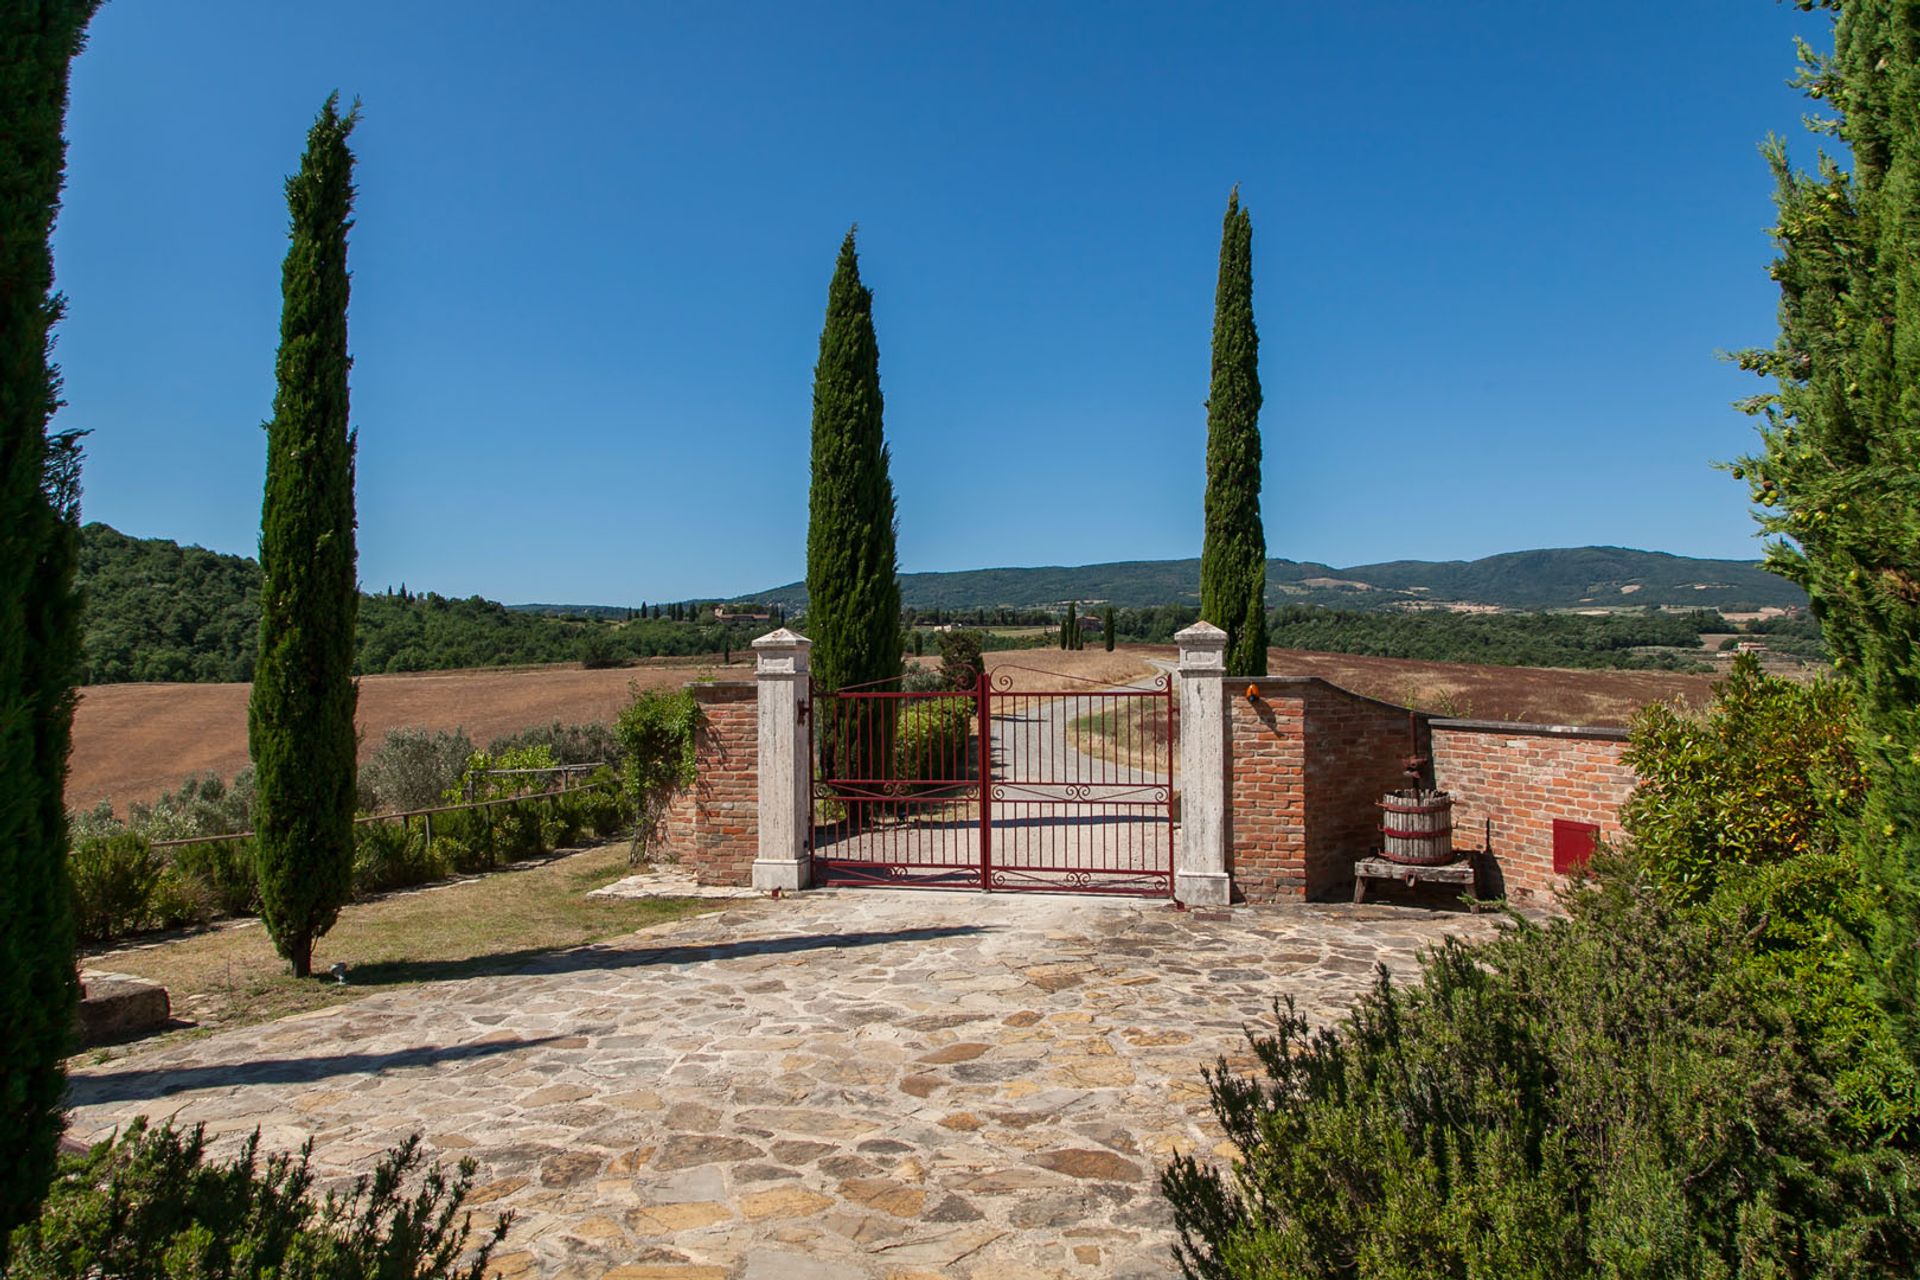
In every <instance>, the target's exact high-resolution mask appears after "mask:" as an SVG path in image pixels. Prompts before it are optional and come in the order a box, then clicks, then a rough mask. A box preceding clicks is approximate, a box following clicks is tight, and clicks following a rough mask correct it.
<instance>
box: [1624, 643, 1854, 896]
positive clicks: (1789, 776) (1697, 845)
mask: <svg viewBox="0 0 1920 1280" xmlns="http://www.w3.org/2000/svg"><path fill="white" fill-rule="evenodd" d="M1850 735H1851V728H1850V725H1849V722H1848V699H1847V695H1846V692H1845V690H1844V689H1842V688H1841V687H1840V686H1839V685H1837V684H1833V683H1830V682H1821V683H1819V684H1812V685H1805V684H1798V683H1795V682H1794V681H1791V680H1782V679H1780V678H1778V677H1776V676H1769V675H1766V674H1764V673H1763V672H1762V671H1761V670H1760V664H1759V663H1758V662H1757V661H1756V660H1755V659H1754V657H1753V655H1752V654H1742V655H1741V656H1740V657H1738V658H1735V659H1734V662H1733V668H1732V670H1731V671H1730V672H1729V673H1728V675H1727V678H1726V679H1725V680H1722V681H1721V682H1720V683H1719V684H1718V685H1716V686H1715V687H1714V700H1713V704H1712V706H1711V707H1709V708H1708V710H1707V713H1706V715H1705V717H1704V718H1696V717H1693V716H1688V715H1683V714H1681V713H1679V712H1677V711H1675V710H1674V709H1672V708H1671V707H1667V706H1664V705H1660V704H1655V705H1653V706H1650V707H1648V708H1647V709H1646V710H1644V711H1643V712H1641V713H1640V715H1639V716H1638V717H1637V718H1636V719H1635V721H1634V724H1633V729H1632V736H1631V738H1630V740H1629V742H1628V746H1627V751H1626V753H1625V756H1624V759H1625V762H1626V763H1627V765H1628V766H1630V767H1631V768H1632V769H1633V770H1634V772H1635V773H1636V774H1637V775H1638V776H1639V779H1640V784H1639V786H1638V788H1637V789H1636V790H1635V792H1634V795H1633V798H1632V799H1631V800H1630V801H1628V803H1627V805H1626V807H1625V808H1624V809H1622V810H1621V820H1622V822H1623V823H1624V824H1625V826H1626V828H1627V831H1628V833H1629V835H1630V836H1631V837H1632V840H1633V844H1634V847H1635V849H1636V850H1637V851H1638V853H1639V855H1640V860H1641V863H1642V864H1643V866H1644V868H1645V869H1646V870H1647V871H1648V872H1649V873H1650V874H1652V875H1653V876H1654V877H1655V878H1656V879H1657V880H1658V881H1659V882H1660V884H1661V886H1662V887H1663V888H1664V889H1666V890H1667V892H1669V893H1671V894H1673V895H1674V896H1675V897H1676V898H1677V899H1679V900H1682V901H1688V902H1697V901H1699V900H1701V899H1703V898H1705V897H1707V896H1708V895H1709V894H1711V893H1712V892H1713V890H1714V888H1715V887H1716V886H1717V885H1718V883H1719V880H1720V878H1721V877H1722V876H1723V875H1725V874H1727V873H1728V872H1729V871H1730V870H1732V869H1735V868H1739V867H1752V866H1760V865H1764V864H1766V863H1772V862H1779V861H1781V860H1783V859H1786V858H1792V857H1797V856H1799V855H1802V854H1807V853H1820V852H1826V851H1830V850H1833V849H1836V848H1839V847H1840V845H1841V843H1842V839H1843V835H1844V833H1845V831H1846V829H1847V828H1848V826H1849V825H1850V824H1851V823H1852V822H1853V820H1854V819H1855V818H1856V817H1857V816H1858V814H1859V812H1860V805H1861V800H1862V797H1863V795H1864V792H1865V789H1866V780H1865V777H1864V775H1863V774H1862V773H1861V770H1860V765H1859V762H1858V761H1857V760H1856V759H1855V756H1854V752H1853V746H1852V743H1851V741H1850Z"/></svg>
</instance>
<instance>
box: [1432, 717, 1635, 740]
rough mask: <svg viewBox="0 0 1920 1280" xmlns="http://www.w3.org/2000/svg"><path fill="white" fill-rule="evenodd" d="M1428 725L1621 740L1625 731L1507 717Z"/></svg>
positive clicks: (1458, 730)
mask: <svg viewBox="0 0 1920 1280" xmlns="http://www.w3.org/2000/svg"><path fill="white" fill-rule="evenodd" d="M1427 723H1428V725H1429V726H1430V727H1432V728H1434V729H1451V730H1453V731H1454V732H1456V733H1503V734H1509V735H1516V734H1517V735H1519V736H1522V737H1535V738H1597V739H1601V740H1603V741H1607V742H1625V741H1626V740H1627V736H1628V731H1627V730H1625V729H1620V728H1616V727H1614V726H1612V725H1599V724H1520V723H1518V722H1516V721H1510V720H1441V719H1430V720H1428V721H1427Z"/></svg>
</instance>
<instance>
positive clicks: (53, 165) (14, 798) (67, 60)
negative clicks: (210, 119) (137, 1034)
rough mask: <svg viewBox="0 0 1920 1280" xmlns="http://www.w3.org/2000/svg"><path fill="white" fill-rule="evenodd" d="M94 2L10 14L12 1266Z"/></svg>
mask: <svg viewBox="0 0 1920 1280" xmlns="http://www.w3.org/2000/svg"><path fill="white" fill-rule="evenodd" d="M98 7H99V3H98V0H19V2H18V3H14V4H10V5H8V6H7V7H6V11H5V16H4V17H0V1269H4V1267H5V1264H6V1259H7V1237H8V1236H9V1234H10V1233H11V1232H12V1230H13V1228H14V1227H16V1226H18V1225H19V1224H20V1223H21V1222H23V1221H25V1220H26V1219H28V1218H29V1217H31V1216H32V1215H33V1213H34V1212H35V1210H36V1209H37V1208H38V1206H39V1203H40V1200H41V1197H42V1196H43V1195H44V1194H45V1193H46V1188H47V1181H48V1179H49V1178H50V1177H51V1175H52V1172H53V1160H54V1151H55V1147H56V1144H57V1143H58V1141H59V1137H60V1130H61V1127H62V1119H61V1098H62V1096H63V1095H64V1093H65V1092H66V1076H65V1073H64V1072H63V1071H62V1070H61V1066H60V1064H61V1058H62V1056H63V1054H64V1053H65V1050H66V1047H67V1040H68V1035H69V1028H70V1026H71V1023H72V1019H73V1005H74V1000H75V998H76V995H77V986H76V984H75V981H74V965H73V921H72V915H71V904H70V902H69V899H68V888H67V872H66V849H67V828H66V806H65V799H64V794H63V793H64V791H65V788H66V777H67V750H68V746H69V742H70V736H71V730H72V725H73V685H74V680H75V677H76V673H77V672H78V670H79V664H80V634H79V606H78V600H77V598H76V596H75V592H74V585H73V573H74V564H75V561H76V558H77V555H78V542H77V537H78V529H77V516H78V500H79V453H78V448H77V444H76V438H75V437H74V436H73V435H65V436H55V437H53V438H52V439H49V438H48V435H47V426H48V423H49V422H50V421H51V420H52V418H53V414H54V411H55V410H56V409H58V408H59V407H60V376H59V372H58V371H57V370H56V369H55V368H54V366H53V364H52V362H51V361H50V359H49V353H50V346H51V338H52V333H53V326H54V325H55V324H56V323H57V322H58V321H59V319H60V315H61V312H62V310H63V306H62V301H61V299H60V298H59V297H58V296H57V295H56V294H54V292H53V251H52V247H51V243H50V238H51V236H52V234H53V222H54V218H55V216H56V215H57V214H58V212H59V208H60V186H61V182H62V179H63V177H64V174H65V169H66V140H65V138H64V137H63V136H62V133H61V130H62V126H63V124H64V123H65V120H66V112H67V77H68V70H69V68H70V66H71V64H72V61H73V59H74V57H75V56H76V55H77V54H78V53H79V52H80V49H81V47H82V45H83V44H84V43H85V39H86V28H87V22H88V21H89V20H90V19H91V18H92V17H93V13H94V10H95V9H97V8H98Z"/></svg>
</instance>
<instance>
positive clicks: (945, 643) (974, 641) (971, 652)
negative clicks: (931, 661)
mask: <svg viewBox="0 0 1920 1280" xmlns="http://www.w3.org/2000/svg"><path fill="white" fill-rule="evenodd" d="M985 643H986V636H985V635H983V634H982V633H981V632H978V631H943V632H941V633H940V674H941V675H942V676H944V677H945V678H946V687H947V688H949V689H954V690H964V689H971V688H973V687H974V685H975V684H976V683H977V682H978V681H979V679H980V673H981V672H982V671H985V670H986V669H987V664H986V662H985V661H984V660H983V659H982V658H981V656H980V650H981V647H982V645H984V644H985Z"/></svg>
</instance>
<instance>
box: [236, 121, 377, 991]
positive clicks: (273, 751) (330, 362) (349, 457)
mask: <svg viewBox="0 0 1920 1280" xmlns="http://www.w3.org/2000/svg"><path fill="white" fill-rule="evenodd" d="M358 115H359V108H358V107H357V106H356V107H355V109H354V110H353V111H351V112H349V113H348V114H346V115H345V116H342V115H341V114H340V111H339V95H337V94H336V95H334V96H333V97H330V98H328V99H327V102H326V105H325V106H324V107H322V108H321V110H320V115H319V118H318V119H316V120H315V121H314V122H313V128H312V129H311V130H310V131H309V132H308V134H307V150H306V154H305V155H304V156H302V157H301V161H300V172H299V173H298V174H296V175H294V176H293V177H292V178H289V179H288V180H287V210H288V213H289V215H290V221H291V231H290V239H291V241H292V243H291V244H290V245H289V246H288V248H287V257H286V262H285V264H284V265H283V267H282V268H281V274H280V290H281V310H280V355H279V359H278V362H277V364H276V373H277V375H278V389H277V390H276V392H275V394H274V398H273V421H271V422H270V423H268V424H267V484H266V498H265V501H264V503H263V504H262V507H261V514H260V572H261V589H260V656H259V660H258V662H257V663H256V665H255V667H254V677H253V698H252V702H251V703H250V705H249V706H248V709H247V730H248V745H249V747H250V748H251V750H252V753H253V765H254V779H255V785H256V786H257V787H258V796H259V798H258V802H257V803H258V808H257V810H256V816H255V819H254V830H255V831H256V833H257V837H256V841H255V845H256V848H257V851H258V852H257V857H258V858H259V869H260V903H261V911H260V915H261V918H262V919H263V920H264V921H265V922H266V925H267V931H268V932H269V933H270V934H271V935H272V936H273V944H274V946H275V947H276V948H277V949H278V950H279V952H280V954H281V955H282V956H284V957H285V958H286V960H287V962H288V964H289V965H291V966H292V969H293V972H294V974H295V975H296V976H298V977H306V976H307V975H308V974H309V973H310V972H312V967H313V944H314V940H315V939H316V938H318V937H320V936H321V935H322V934H324V933H325V932H326V931H327V930H328V929H330V928H332V927H333V922H334V919H335V918H336V917H337V916H338V915H339V914H340V907H341V904H343V903H344V902H345V901H346V900H347V895H348V892H349V888H350V884H349V882H350V878H351V874H352V870H353V804H354V747H355V740H354V729H353V712H354V704H355V703H356V701H357V700H358V694H359V690H358V688H357V687H356V686H355V684H354V680H353V629H354V623H355V620H356V618H357V615H358V611H359V592H358V587H357V584H356V582H355V578H354V533H353V528H354V518H353V455H354V445H355V441H354V435H353V432H352V431H351V430H350V429H349V428H348V425H347V370H348V367H349V366H350V364H351V363H352V362H351V361H350V360H349V358H348V356H347V295H348V285H347V230H348V228H350V227H351V226H352V225H353V223H352V218H351V217H350V215H351V213H352V210H353V153H352V152H351V151H349V150H348V149H347V136H348V134H350V133H351V132H352V131H353V126H354V123H355V121H356V120H357V118H358Z"/></svg>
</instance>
